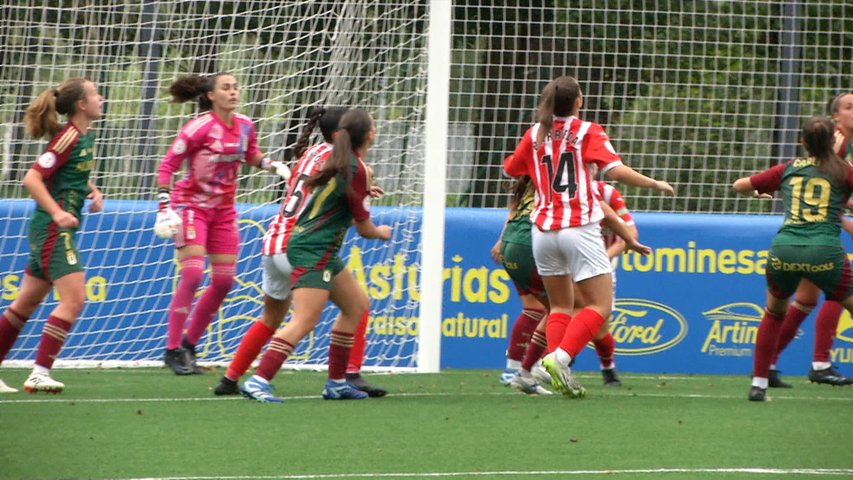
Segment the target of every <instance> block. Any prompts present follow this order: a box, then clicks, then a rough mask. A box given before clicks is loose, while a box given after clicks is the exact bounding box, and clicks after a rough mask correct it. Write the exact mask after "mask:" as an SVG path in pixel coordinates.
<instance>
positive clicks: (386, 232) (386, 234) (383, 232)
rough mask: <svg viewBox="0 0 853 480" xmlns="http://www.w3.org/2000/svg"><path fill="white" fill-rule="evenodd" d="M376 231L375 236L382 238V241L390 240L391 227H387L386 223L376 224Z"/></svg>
mask: <svg viewBox="0 0 853 480" xmlns="http://www.w3.org/2000/svg"><path fill="white" fill-rule="evenodd" d="M376 232H377V236H376V238H378V239H379V240H382V241H383V242H387V241H388V240H391V227H389V226H388V225H379V226H377V227H376Z"/></svg>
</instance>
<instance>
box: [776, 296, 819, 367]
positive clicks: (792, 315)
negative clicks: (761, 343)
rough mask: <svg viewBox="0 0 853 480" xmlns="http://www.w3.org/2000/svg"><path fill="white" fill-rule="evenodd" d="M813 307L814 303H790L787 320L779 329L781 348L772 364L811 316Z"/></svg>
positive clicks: (786, 315)
mask: <svg viewBox="0 0 853 480" xmlns="http://www.w3.org/2000/svg"><path fill="white" fill-rule="evenodd" d="M813 308H814V305H801V304H798V303H796V302H791V304H790V305H788V311H786V312H785V320H784V321H782V326H781V327H780V330H779V349H778V350H777V351H776V355H774V356H773V360H772V361H771V362H770V363H771V365H772V364H775V363H776V360H777V359H778V358H779V354H780V353H782V352H783V351H784V350H785V347H787V346H788V344H789V343H791V340H793V339H794V337H796V336H797V330H798V329H799V328H800V325H802V323H803V320H805V319H806V317H808V316H809V313H811V311H812V309H813Z"/></svg>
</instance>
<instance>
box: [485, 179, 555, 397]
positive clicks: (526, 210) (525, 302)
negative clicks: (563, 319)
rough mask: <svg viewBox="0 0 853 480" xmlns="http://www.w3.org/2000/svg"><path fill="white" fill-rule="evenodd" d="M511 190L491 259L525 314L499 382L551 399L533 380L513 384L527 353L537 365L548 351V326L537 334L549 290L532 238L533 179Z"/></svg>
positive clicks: (514, 333)
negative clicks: (503, 273)
mask: <svg viewBox="0 0 853 480" xmlns="http://www.w3.org/2000/svg"><path fill="white" fill-rule="evenodd" d="M511 190H512V199H511V201H510V205H509V214H508V215H507V219H506V223H505V224H504V228H503V232H501V236H500V238H499V239H498V241H497V243H495V245H494V246H493V247H492V250H491V255H492V258H493V259H494V260H495V262H497V263H500V264H501V265H503V267H504V270H506V272H507V274H508V275H509V277H510V279H512V283H513V285H515V290H516V292H517V293H518V299H519V301H521V313H520V314H519V315H518V317H517V318H516V319H515V321H514V322H513V324H512V330H511V331H510V334H509V342H508V345H507V350H506V367H505V368H504V371H503V372H501V375H500V378H499V381H500V383H501V384H503V385H507V386H511V387H513V388H515V389H517V390H520V391H522V392H524V393H530V394H532V393H537V394H545V395H547V394H550V393H551V392H550V391H548V390H546V389H544V388H542V387H541V386H540V385H539V384H538V383H537V382H535V381H533V380H531V381H530V382H528V384H524V385H522V384H520V383H519V381H516V382H515V383H513V379H515V378H516V377H517V376H518V372H519V369H521V368H522V366H523V363H524V360H525V358H526V355H527V352H530V355H531V356H535V358H533V361H536V360H538V359H539V356H540V355H541V353H542V352H543V351H544V350H545V348H546V347H547V344H546V342H545V332H544V324H543V326H542V329H541V331H537V326H539V324H540V323H542V320H543V319H544V318H545V316H546V315H547V313H548V310H547V308H546V307H545V305H543V301H545V300H546V296H545V287H544V286H543V285H542V278H541V277H539V272H538V271H537V270H536V262H535V261H534V260H533V246H532V244H533V239H532V238H531V235H530V229H531V228H532V227H533V222H531V221H530V213H531V212H532V211H533V206H534V204H535V199H534V194H535V189H534V187H533V183H532V182H531V181H530V177H529V176H526V175H525V176H523V177H520V178H518V179H517V180H516V181H515V182H514V183H513V185H512V187H511ZM536 352H538V353H536ZM528 370H529V368H528Z"/></svg>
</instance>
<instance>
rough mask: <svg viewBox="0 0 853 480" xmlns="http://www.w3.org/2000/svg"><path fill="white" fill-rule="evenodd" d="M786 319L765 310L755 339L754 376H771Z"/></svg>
mask: <svg viewBox="0 0 853 480" xmlns="http://www.w3.org/2000/svg"><path fill="white" fill-rule="evenodd" d="M783 321H784V317H783V316H782V315H777V314H775V313H770V312H769V311H767V310H764V316H763V317H762V318H761V324H760V325H759V326H758V335H757V336H756V338H755V355H754V356H753V359H752V376H753V377H760V378H767V376H768V375H769V374H770V362H771V361H772V360H773V356H774V355H775V354H776V351H777V347H778V346H779V330H781V328H782V322H783Z"/></svg>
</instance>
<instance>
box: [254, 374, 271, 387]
mask: <svg viewBox="0 0 853 480" xmlns="http://www.w3.org/2000/svg"><path fill="white" fill-rule="evenodd" d="M252 380H254V381H256V382H261V383H263V384H264V385H269V383H270V382H269V380H267V379H266V378H264V377H260V376H258V375H252Z"/></svg>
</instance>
